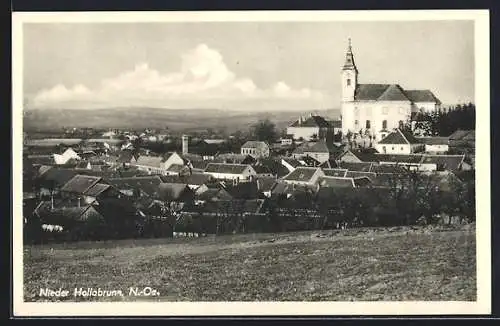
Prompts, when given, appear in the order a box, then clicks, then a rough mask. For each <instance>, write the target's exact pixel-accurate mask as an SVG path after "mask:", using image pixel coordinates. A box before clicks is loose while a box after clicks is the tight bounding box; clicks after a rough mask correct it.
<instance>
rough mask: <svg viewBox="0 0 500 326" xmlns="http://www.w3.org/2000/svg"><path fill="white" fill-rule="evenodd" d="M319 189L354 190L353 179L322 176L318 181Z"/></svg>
mask: <svg viewBox="0 0 500 326" xmlns="http://www.w3.org/2000/svg"><path fill="white" fill-rule="evenodd" d="M318 185H319V186H320V187H321V188H355V187H356V185H355V184H354V179H353V178H344V177H330V176H324V177H320V178H319V179H318Z"/></svg>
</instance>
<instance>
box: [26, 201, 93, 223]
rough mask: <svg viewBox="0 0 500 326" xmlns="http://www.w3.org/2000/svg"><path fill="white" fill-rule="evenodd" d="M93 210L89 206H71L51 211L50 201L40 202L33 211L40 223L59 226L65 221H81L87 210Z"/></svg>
mask: <svg viewBox="0 0 500 326" xmlns="http://www.w3.org/2000/svg"><path fill="white" fill-rule="evenodd" d="M88 209H93V208H92V206H90V205H85V206H80V207H78V206H71V207H56V208H54V209H51V203H50V201H47V202H42V203H40V205H38V207H37V208H36V210H35V213H36V214H37V215H38V216H39V217H40V219H41V220H42V222H45V223H50V224H60V223H64V222H65V221H68V220H70V221H82V220H83V219H84V217H83V214H84V213H85V212H86V211H87V210H88Z"/></svg>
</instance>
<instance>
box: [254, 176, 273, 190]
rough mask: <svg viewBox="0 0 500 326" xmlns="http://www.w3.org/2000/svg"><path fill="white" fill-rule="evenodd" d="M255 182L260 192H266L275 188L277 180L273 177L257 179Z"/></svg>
mask: <svg viewBox="0 0 500 326" xmlns="http://www.w3.org/2000/svg"><path fill="white" fill-rule="evenodd" d="M255 182H256V183H257V188H258V189H259V191H262V192H265V191H270V190H271V189H272V188H273V186H274V183H275V182H276V179H275V178H273V177H257V178H256V180H255Z"/></svg>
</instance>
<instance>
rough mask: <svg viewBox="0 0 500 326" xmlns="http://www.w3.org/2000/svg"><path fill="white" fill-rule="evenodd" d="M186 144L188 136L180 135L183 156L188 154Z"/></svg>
mask: <svg viewBox="0 0 500 326" xmlns="http://www.w3.org/2000/svg"><path fill="white" fill-rule="evenodd" d="M188 144H189V136H188V135H182V154H184V155H186V154H187V153H189V149H188Z"/></svg>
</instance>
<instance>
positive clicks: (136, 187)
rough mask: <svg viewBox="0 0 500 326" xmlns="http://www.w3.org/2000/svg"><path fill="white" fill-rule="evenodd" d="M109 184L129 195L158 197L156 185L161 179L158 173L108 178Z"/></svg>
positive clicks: (157, 185) (158, 184)
mask: <svg viewBox="0 0 500 326" xmlns="http://www.w3.org/2000/svg"><path fill="white" fill-rule="evenodd" d="M108 182H109V184H111V185H113V186H114V187H115V188H116V189H118V190H119V191H120V192H121V193H123V194H125V195H127V196H130V197H141V196H146V197H151V198H156V197H158V187H159V186H160V184H162V183H163V180H162V179H161V178H160V176H158V175H148V176H139V177H125V178H110V179H108Z"/></svg>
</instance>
